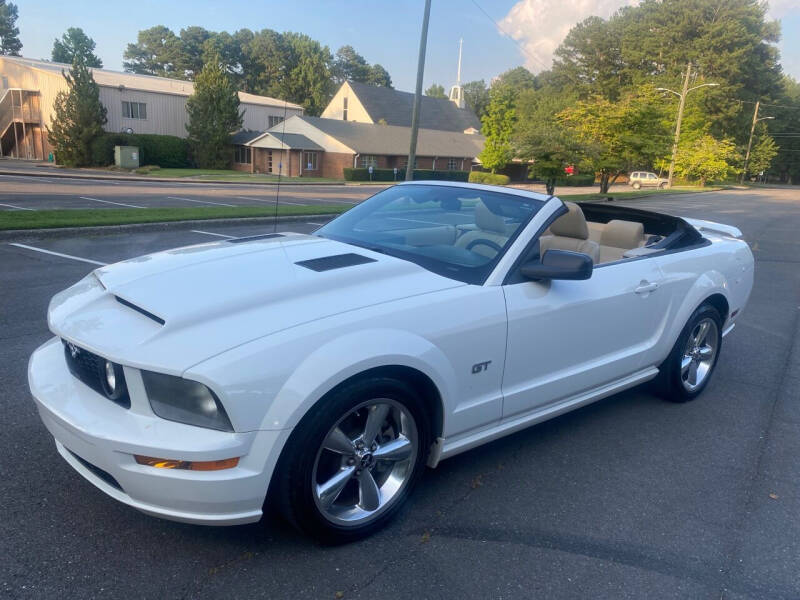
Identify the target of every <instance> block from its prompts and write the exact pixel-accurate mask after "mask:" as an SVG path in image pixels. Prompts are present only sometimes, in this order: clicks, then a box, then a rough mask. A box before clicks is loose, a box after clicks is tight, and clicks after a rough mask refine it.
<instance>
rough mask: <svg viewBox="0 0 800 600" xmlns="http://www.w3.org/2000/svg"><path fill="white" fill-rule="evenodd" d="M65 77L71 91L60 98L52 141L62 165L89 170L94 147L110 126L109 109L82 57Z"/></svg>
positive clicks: (56, 104) (51, 135) (62, 94)
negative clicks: (108, 124)
mask: <svg viewBox="0 0 800 600" xmlns="http://www.w3.org/2000/svg"><path fill="white" fill-rule="evenodd" d="M62 73H63V75H64V78H65V79H66V80H67V85H68V87H69V89H68V90H67V91H61V92H58V94H57V95H56V100H55V103H54V110H55V118H54V119H53V123H52V126H51V127H50V128H49V129H48V139H49V141H50V143H51V144H52V145H53V147H54V148H55V155H56V161H58V162H59V163H60V164H63V165H67V166H70V167H83V166H88V165H90V164H91V162H92V161H91V143H92V141H93V140H94V139H95V138H96V137H97V136H98V135H100V134H102V133H103V125H105V124H106V108H105V106H103V105H102V104H101V103H100V87H99V86H98V85H97V83H96V82H95V80H94V77H92V73H91V71H90V70H89V68H88V67H87V66H86V63H85V62H83V60H82V59H81V58H80V57H77V56H76V57H75V60H74V62H73V63H72V68H71V69H70V71H69V73H64V72H63V71H62Z"/></svg>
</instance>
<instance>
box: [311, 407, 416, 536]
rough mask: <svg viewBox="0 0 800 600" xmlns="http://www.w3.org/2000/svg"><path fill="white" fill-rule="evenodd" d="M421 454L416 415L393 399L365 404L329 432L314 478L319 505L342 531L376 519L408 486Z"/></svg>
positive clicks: (324, 514) (318, 459) (315, 466)
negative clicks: (344, 527) (346, 527)
mask: <svg viewBox="0 0 800 600" xmlns="http://www.w3.org/2000/svg"><path fill="white" fill-rule="evenodd" d="M418 453H419V435H418V433H417V424H416V422H415V420H414V416H413V415H412V414H411V412H410V411H409V410H408V408H406V407H405V406H404V405H403V404H401V403H400V402H397V401H396V400H392V399H390V398H375V399H372V400H368V401H366V402H362V403H361V404H359V405H357V406H356V407H355V408H353V409H352V410H350V411H348V412H347V413H346V414H345V415H343V416H342V417H341V418H340V419H339V420H338V421H337V422H336V423H335V424H334V425H333V427H331V428H330V430H329V431H328V433H327V435H326V436H325V438H324V440H323V442H322V445H321V446H320V448H319V449H318V450H317V454H316V459H315V461H314V468H313V470H312V473H311V478H312V482H311V484H312V490H313V493H314V503H315V504H316V506H317V509H318V510H319V511H320V513H321V514H322V515H323V516H324V517H325V518H326V519H327V520H329V521H331V522H332V523H334V524H336V525H339V526H360V525H364V524H367V523H369V522H371V521H373V520H375V519H377V518H378V517H379V516H380V515H381V514H382V513H383V512H384V511H386V510H387V509H388V508H389V507H390V506H391V505H392V504H393V502H394V501H395V500H396V499H397V498H398V497H399V496H400V494H401V492H402V491H403V490H404V489H405V487H406V486H407V485H408V482H409V480H410V477H411V474H412V472H413V470H414V465H415V463H416V460H417V454H418Z"/></svg>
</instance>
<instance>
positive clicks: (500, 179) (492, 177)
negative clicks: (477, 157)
mask: <svg viewBox="0 0 800 600" xmlns="http://www.w3.org/2000/svg"><path fill="white" fill-rule="evenodd" d="M509 181H510V179H509V177H508V175H501V174H500V173H486V172H484V171H471V172H470V174H469V182H470V183H486V184H488V185H506V184H508V182H509Z"/></svg>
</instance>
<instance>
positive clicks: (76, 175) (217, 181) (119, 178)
mask: <svg viewBox="0 0 800 600" xmlns="http://www.w3.org/2000/svg"><path fill="white" fill-rule="evenodd" d="M0 175H11V176H13V177H48V178H53V179H58V178H59V177H62V178H64V179H100V180H107V181H144V182H148V183H213V184H215V185H219V184H228V183H231V184H233V185H266V186H277V185H278V182H277V181H237V180H233V181H226V180H224V179H191V180H187V179H186V178H183V177H145V176H139V177H134V176H133V175H120V176H116V175H104V174H97V175H91V174H88V173H87V174H84V173H34V172H29V171H6V170H0ZM280 185H341V186H345V185H347V182H345V181H308V182H306V181H303V182H299V181H291V180H290V181H285V180H281V182H280ZM373 185H374V184H373Z"/></svg>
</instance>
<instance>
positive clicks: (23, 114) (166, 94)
mask: <svg viewBox="0 0 800 600" xmlns="http://www.w3.org/2000/svg"><path fill="white" fill-rule="evenodd" d="M69 67H70V66H69V65H64V64H60V63H52V62H47V61H41V60H31V59H27V58H20V57H14V56H0V154H1V155H2V156H14V157H17V158H32V159H33V158H38V159H44V158H47V156H48V154H49V152H50V147H49V145H48V143H47V132H46V130H45V127H48V126H50V125H51V123H52V120H53V118H54V113H53V103H54V102H55V98H56V94H57V93H58V92H59V91H61V90H65V89H67V83H66V81H65V79H64V77H63V75H62V70H64V71H68V70H69ZM92 74H93V76H94V79H95V81H96V82H97V84H98V85H99V86H100V101H101V102H102V103H103V105H104V106H105V107H106V109H107V111H108V115H107V117H108V122H107V123H106V126H105V128H106V131H113V132H121V131H129V130H130V131H132V132H133V133H157V134H162V135H174V136H178V137H186V124H187V119H188V116H187V113H186V100H187V99H188V97H189V96H191V95H192V93H193V92H194V84H193V83H192V82H191V81H183V80H179V79H168V78H166V77H153V76H150V75H134V74H131V73H120V72H118V71H109V70H106V69H92ZM239 100H240V101H241V110H242V111H243V112H244V123H243V125H242V127H243V128H244V129H251V130H256V131H265V130H267V129H269V128H270V127H274V126H275V125H276V124H278V123H280V122H281V121H282V120H283V118H284V116H285V117H286V118H289V117H292V116H294V115H302V114H303V107H302V106H299V105H297V104H293V103H291V102H285V101H283V100H279V99H277V98H269V97H267V96H257V95H255V94H247V93H245V92H239Z"/></svg>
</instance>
